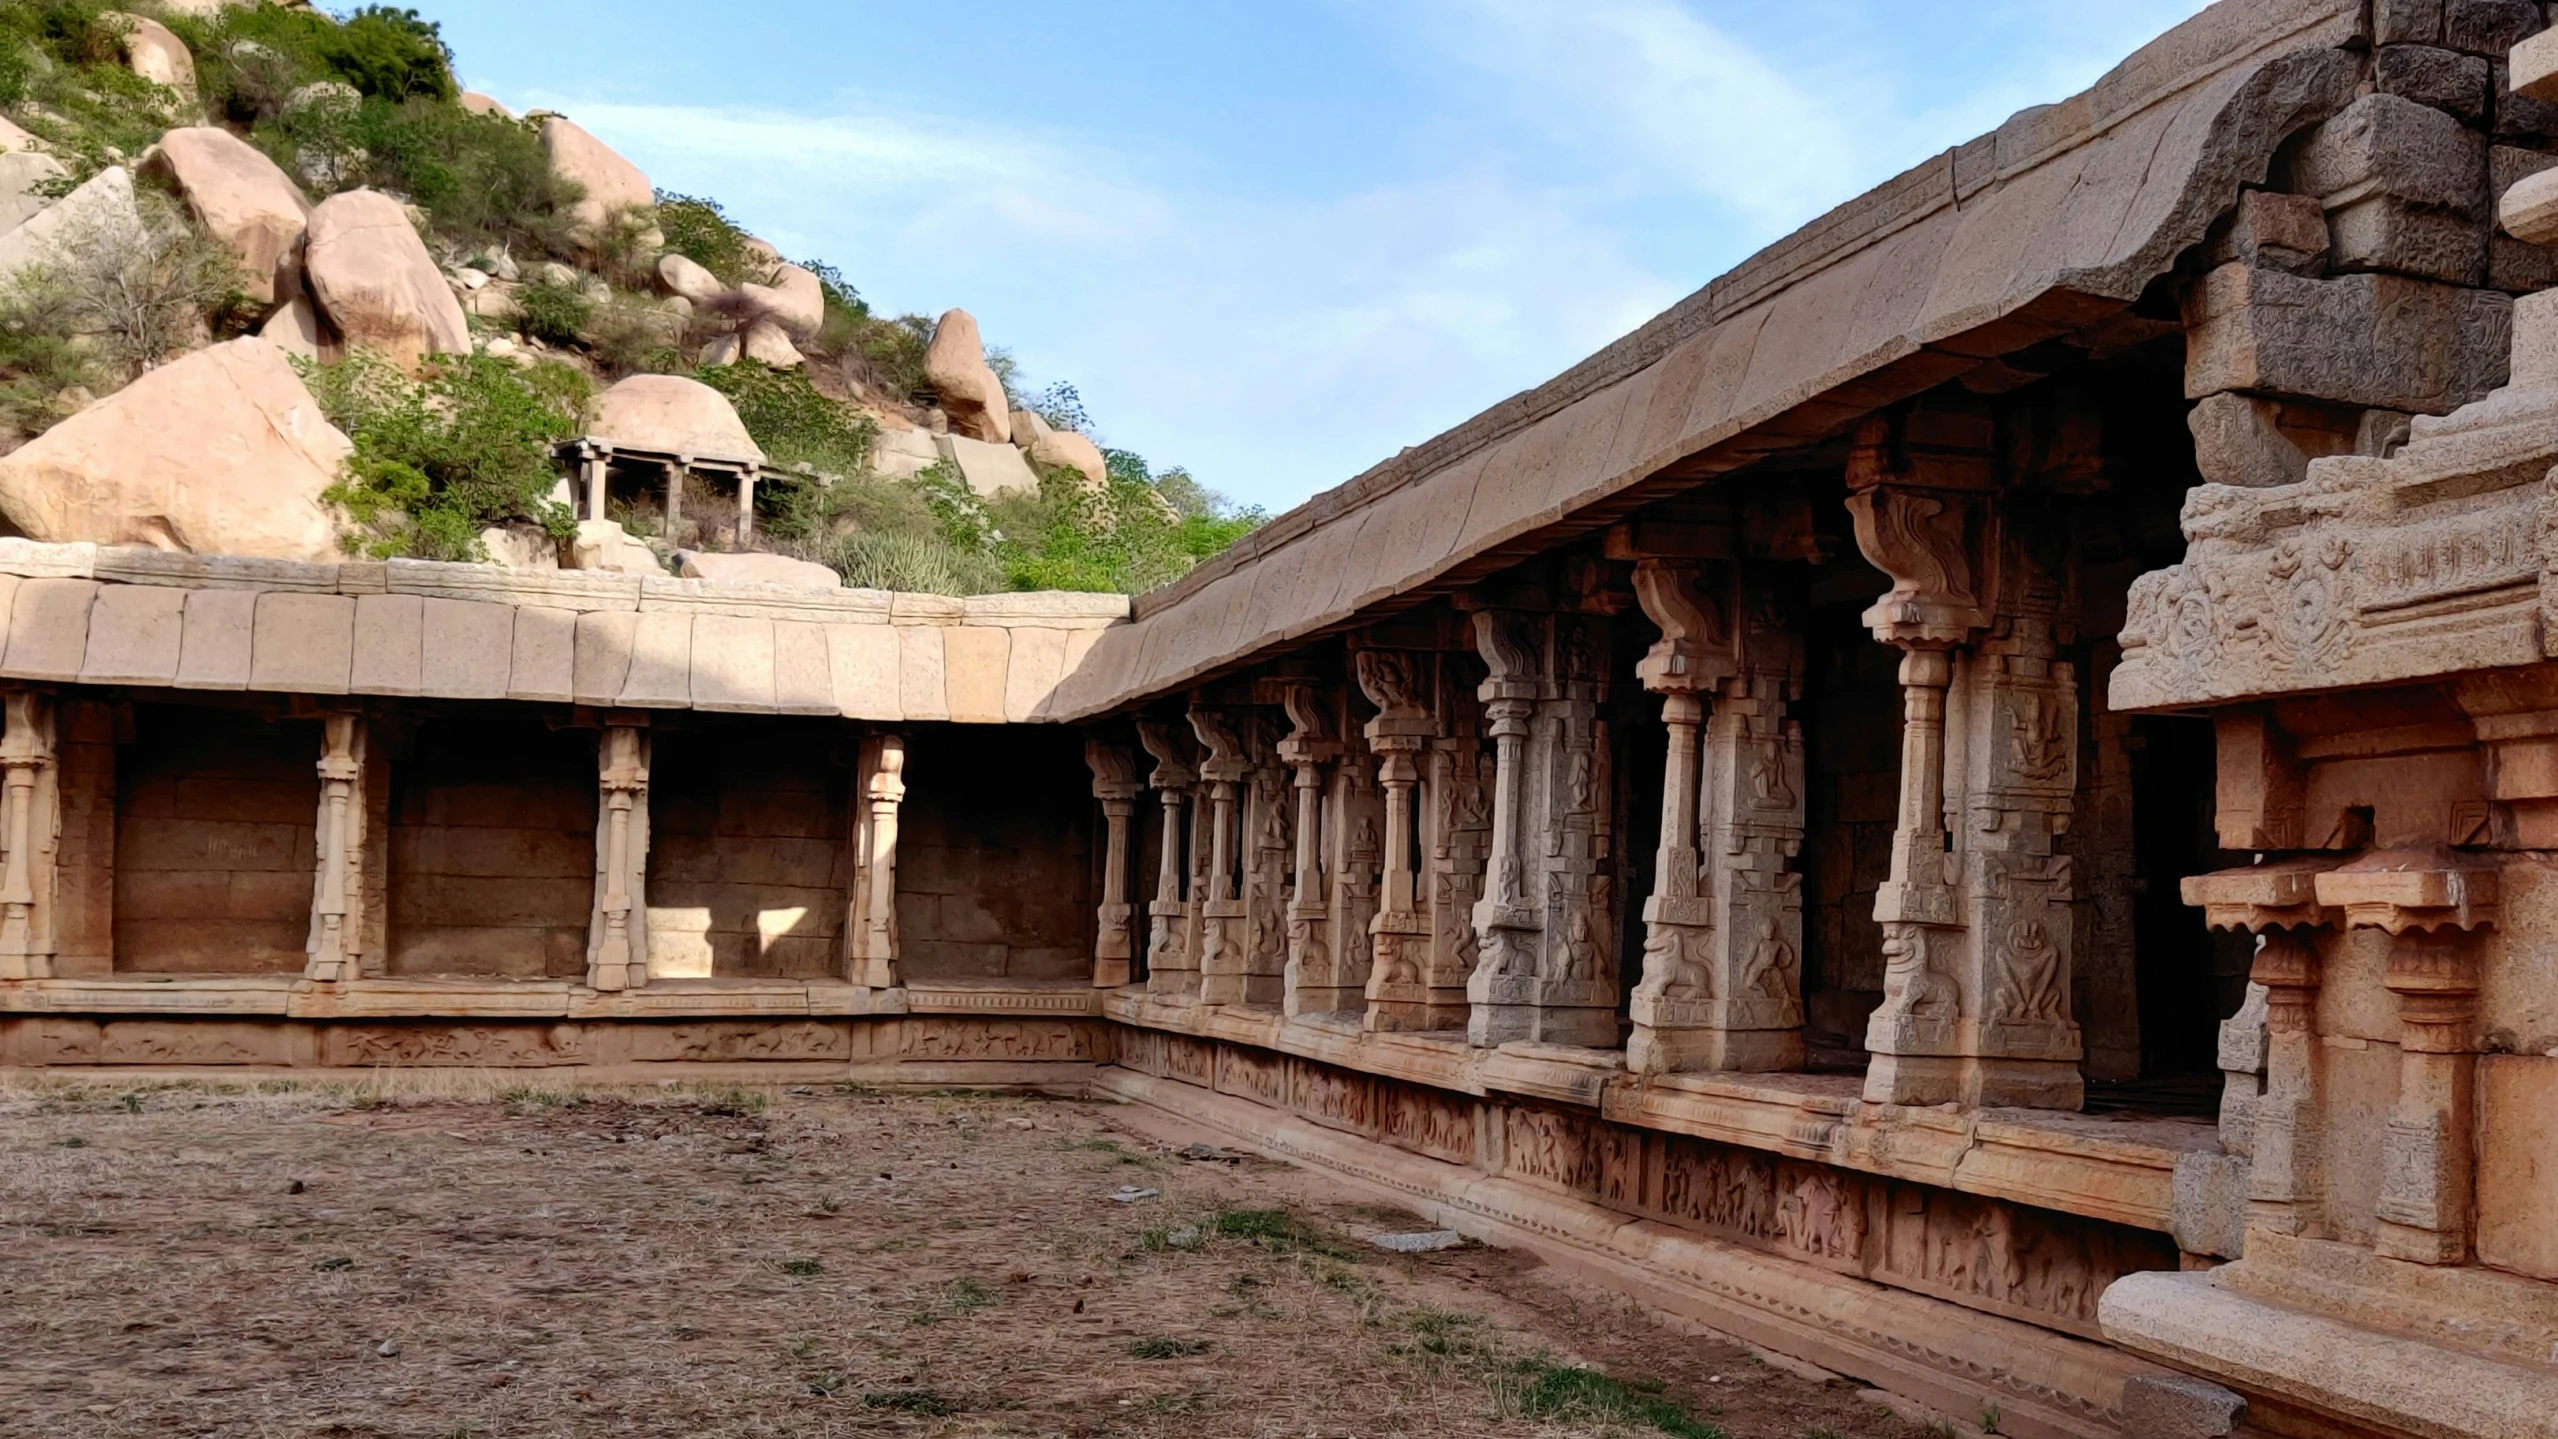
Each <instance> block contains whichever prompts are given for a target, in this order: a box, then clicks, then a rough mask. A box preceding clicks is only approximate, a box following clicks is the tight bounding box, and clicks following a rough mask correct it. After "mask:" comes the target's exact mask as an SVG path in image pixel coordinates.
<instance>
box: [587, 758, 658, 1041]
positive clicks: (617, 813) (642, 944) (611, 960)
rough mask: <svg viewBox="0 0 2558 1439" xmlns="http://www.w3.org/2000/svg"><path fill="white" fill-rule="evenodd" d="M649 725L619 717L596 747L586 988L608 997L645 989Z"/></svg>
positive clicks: (646, 979) (646, 972)
mask: <svg viewBox="0 0 2558 1439" xmlns="http://www.w3.org/2000/svg"><path fill="white" fill-rule="evenodd" d="M648 766H649V735H648V720H647V717H646V716H644V715H631V714H626V713H616V714H614V715H612V716H610V717H609V718H607V719H606V720H605V722H604V730H603V735H602V738H601V739H600V740H599V742H598V743H597V745H596V769H597V789H598V792H599V796H600V811H599V813H598V816H597V820H596V826H595V912H594V915H593V917H592V918H591V919H590V920H589V921H588V926H587V942H586V982H587V984H588V986H589V987H591V988H593V989H596V990H598V991H602V992H605V993H611V992H615V991H619V990H625V989H638V988H640V987H642V986H644V985H646V984H647V983H648Z"/></svg>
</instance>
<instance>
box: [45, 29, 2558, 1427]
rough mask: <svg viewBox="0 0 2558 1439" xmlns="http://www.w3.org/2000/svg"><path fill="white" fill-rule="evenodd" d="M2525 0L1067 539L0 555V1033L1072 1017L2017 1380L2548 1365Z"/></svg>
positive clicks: (2552, 775) (361, 1047) (2163, 1414)
mask: <svg viewBox="0 0 2558 1439" xmlns="http://www.w3.org/2000/svg"><path fill="white" fill-rule="evenodd" d="M2548 18H2549V17H2547V16H2546V15H2544V14H2543V13H2542V9H2541V7H2540V6H2538V5H2534V4H2529V3H2524V0H2225V3H2222V4H2219V5H2217V6H2214V7H2212V8H2210V9H2208V10H2206V11H2204V12H2203V13H2201V14H2200V15H2198V16H2196V17H2195V18H2194V19H2192V20H2191V21H2189V22H2187V23H2186V24H2184V25H2183V26H2181V27H2180V28H2178V29H2177V30H2175V31H2174V32H2172V33H2170V34H2168V35H2167V36H2165V37H2164V38H2162V39H2160V40H2159V41H2157V42H2156V43H2155V44H2152V45H2151V46H2149V47H2148V48H2146V49H2144V50H2142V51H2140V52H2139V53H2138V54H2135V55H2133V56H2132V57H2130V58H2129V59H2128V60H2126V61H2124V63H2123V64H2122V65H2121V66H2120V67H2118V68H2117V69H2115V70H2114V71H2113V72H2112V73H2110V74H2108V75H2107V76H2106V77H2105V78H2104V79H2103V80H2101V81H2100V82H2099V83H2098V84H2097V85H2096V86H2095V87H2094V88H2093V89H2091V90H2089V91H2087V92H2086V93H2085V94H2082V95H2078V96H2075V97H2073V98H2071V99H2068V100H2066V101H2063V102H2062V103H2059V104H2056V105H2050V106H2044V107H2041V108H2037V109H2033V110H2029V111H2026V112H2024V113H2022V114H2019V115H2017V116H2016V117H2015V118H2014V119H2012V120H2010V121H2008V122H2007V123H2006V124H2005V125H2003V126H2001V127H2000V128H1999V129H1998V130H1997V131H1996V132H1995V133H1993V134H1989V135H1984V136H1982V137H1980V138H1979V139H1977V140H1975V141H1973V142H1971V143H1969V144H1966V145H1963V146H1961V147H1959V148H1956V149H1954V150H1952V151H1949V152H1947V153H1945V154H1943V155H1941V156H1938V157H1936V158H1934V159H1932V160H1929V161H1928V162H1927V163H1925V164H1923V165H1921V166H1919V167H1917V168H1915V169H1913V170H1911V171H1910V172H1909V173H1907V174H1905V175H1902V176H1901V177H1899V178H1898V179H1895V180H1893V181H1891V182H1889V183H1888V184H1885V185H1883V186H1881V187H1880V188H1878V189H1876V190H1874V191H1873V192H1871V193H1869V194H1866V195H1864V196H1861V197H1859V198H1857V199H1855V200H1853V201H1850V202H1849V203H1847V204H1846V205H1843V206H1842V207H1840V208H1839V209H1837V210H1835V211H1833V212H1831V213H1830V214H1828V215H1826V216H1824V217H1822V218H1821V219H1819V220H1818V221H1816V222H1814V223H1812V224H1811V225H1809V226H1807V227H1805V228H1804V229H1803V230H1802V231H1800V232H1799V233H1797V234H1795V235H1794V236H1792V237H1791V238H1788V239H1786V240H1784V241H1782V242H1780V243H1778V244H1776V245H1774V246H1772V247H1771V248H1769V249H1768V250H1766V251H1765V252H1763V253H1761V254H1759V255H1757V256H1755V257H1753V258H1752V259H1750V260H1749V261H1748V262H1747V263H1745V264H1743V265H1741V266H1740V267H1739V268H1738V269H1735V270H1734V271H1732V272H1731V273H1729V274H1727V275H1725V276H1723V277H1722V278H1720V279H1718V280H1716V281H1714V282H1713V283H1712V284H1710V285H1708V286H1707V287H1706V288H1705V289H1704V290H1702V291H1700V292H1698V293H1697V294H1696V295H1694V296H1692V297H1690V298H1689V299H1687V300H1685V301H1684V302H1682V303H1680V304H1679V305H1678V306H1676V307H1675V308H1673V309H1672V310H1670V311H1669V312H1668V313H1666V314H1664V315H1662V316H1660V317H1659V318H1658V319H1656V320H1654V321H1653V322H1651V323H1650V324H1648V325H1646V326H1644V327H1643V328H1642V329H1640V330H1638V331H1636V332H1634V333H1633V334H1630V335H1628V336H1626V337H1625V338H1624V339H1623V340H1621V341H1619V342H1617V343H1616V344H1614V345H1612V346H1610V347H1609V348H1608V349H1606V350H1604V351H1602V352H1600V353H1598V354H1596V355H1593V356H1591V357H1590V358H1588V359H1587V360H1586V361H1584V362H1582V363H1581V364H1579V365H1577V366H1575V367H1574V368H1572V369H1571V370H1569V371H1567V372H1565V373H1563V374H1561V375H1559V376H1557V377H1555V378H1554V379H1553V380H1552V381H1550V382H1549V383H1547V384H1545V385H1544V386H1542V387H1540V388H1538V389H1536V390H1533V391H1531V392H1528V393H1525V394H1521V395H1518V396H1516V397H1514V398H1512V399H1509V400H1506V401H1504V402H1502V403H1501V404H1499V405H1497V406H1495V407H1493V408H1492V409H1490V410H1487V411H1486V412H1484V413H1483V414H1481V415H1479V416H1477V417H1476V418H1474V419H1472V420H1470V421H1468V422H1466V423H1465V424H1463V425H1460V426H1458V427H1457V428H1456V429H1454V430H1451V431H1449V432H1448V433H1446V434H1443V435H1440V436H1438V437H1436V438H1434V439H1431V440H1429V441H1428V442H1426V443H1424V444H1421V445H1419V446H1417V447H1415V448H1413V449H1410V450H1407V451H1405V452H1404V453H1402V454H1400V455H1398V456H1396V457H1395V458H1394V459H1392V460H1389V461H1387V462H1386V463H1384V464H1382V465H1380V466H1378V467H1377V468H1375V469H1373V470H1371V471H1369V472H1367V473H1365V474H1363V475H1360V476H1358V477H1356V478H1355V479H1352V480H1350V481H1349V482H1348V483H1346V484H1343V485H1341V486H1339V487H1338V488H1335V489H1332V490H1330V491H1328V492H1326V493H1324V494H1322V495H1320V496H1318V497H1316V498H1315V499H1314V500H1312V501H1310V502H1308V503H1307V504H1306V505H1304V506H1303V507H1301V508H1299V509H1298V510H1296V511H1294V512H1291V513H1289V514H1287V515H1285V516H1282V517H1280V518H1279V519H1277V520H1276V521H1274V522H1273V523H1271V524H1270V525H1269V526H1267V527H1266V528H1265V529H1263V530H1261V531H1259V532H1257V533H1255V534H1254V535H1252V536H1250V537H1249V538H1248V539H1247V540H1246V541H1245V542H1244V543H1243V544H1242V545H1240V546H1239V547H1238V548H1237V549H1236V550H1234V551H1233V552H1231V553H1229V554H1228V555H1226V556H1224V557H1221V558H1220V559H1218V560H1216V561H1214V562H1211V563H1209V564H1207V565H1205V566H1203V567H1201V568H1200V569H1199V570H1197V571H1195V572H1194V573H1192V574H1191V575H1189V576H1188V577H1187V578H1185V579H1183V580H1182V581H1180V582H1178V583H1176V584H1173V585H1171V586H1169V587H1167V588H1165V589H1163V590H1160V591H1157V592H1155V593H1152V594H1148V595H1144V596H1141V597H1139V598H1138V599H1137V600H1135V601H1134V603H1133V605H1132V604H1130V603H1128V602H1125V601H1122V600H1119V599H1117V598H1115V597H1092V596H1067V595H1007V596H989V597H983V598H979V599H972V600H965V601H961V600H943V599H936V598H929V597H921V596H911V595H890V594H886V593H880V592H872V591H858V590H846V591H837V592H833V593H823V592H811V591H795V590H789V589H784V588H780V587H773V586H764V585H757V584H751V583H734V582H724V581H719V580H703V579H692V580H684V579H670V578H663V577H656V576H639V575H625V574H614V573H606V572H586V571H575V572H556V573H539V572H530V571H510V570H504V569H499V568H496V567H493V566H471V565H441V564H428V563H411V562H405V561H392V562H387V563H372V562H349V563H343V564H311V563H298V562H290V561H282V560H268V559H235V558H225V557H221V556H210V555H183V554H170V553H164V552H161V551H156V550H145V549H122V548H100V547H95V546H88V545H68V544H55V545H47V544H37V543H32V542H29V541H25V540H9V541H5V542H0V572H5V574H0V615H5V648H0V677H5V681H6V685H5V688H6V713H5V728H0V778H5V784H4V785H0V1062H5V1063H6V1064H8V1065H10V1066H15V1067H22V1068H24V1067H40V1066H56V1067H62V1068H66V1069H68V1068H72V1067H79V1066H89V1067H99V1066H107V1067H119V1068H132V1067H171V1068H180V1069H185V1070H189V1071H196V1072H205V1071H219V1070H222V1069H224V1068H226V1067H227V1068H230V1069H232V1070H234V1071H235V1072H237V1071H240V1070H242V1069H244V1068H247V1067H256V1068H262V1069H276V1068H290V1069H323V1068H331V1067H367V1066H435V1065H448V1066H471V1067H482V1068H496V1069H510V1068H520V1069H527V1070H532V1069H553V1070H564V1071H573V1072H576V1073H582V1074H588V1075H592V1076H594V1077H596V1078H599V1079H601V1078H611V1077H631V1076H643V1075H645V1076H662V1075H668V1074H699V1075H705V1076H710V1075H734V1076H741V1077H742V1076H763V1077H779V1076H798V1075H807V1076H826V1077H853V1078H866V1079H875V1080H883V1081H892V1082H893V1081H900V1080H904V1081H914V1082H922V1083H934V1084H987V1085H1015V1084H1020V1085H1028V1084H1038V1085H1052V1086H1058V1085H1062V1086H1067V1087H1076V1086H1081V1087H1084V1088H1086V1089H1087V1090H1088V1091H1089V1092H1092V1093H1096V1094H1100V1095H1107V1096H1116V1097H1119V1098H1122V1099H1126V1100H1130V1101H1134V1102H1137V1103H1142V1104H1149V1105H1156V1106H1160V1107H1161V1108H1163V1109H1166V1110H1169V1111H1173V1112H1175V1113H1178V1114H1180V1115H1183V1116H1186V1117H1188V1118H1189V1119H1192V1120H1194V1121H1197V1122H1199V1123H1202V1124H1204V1125H1207V1126H1210V1127H1212V1128H1215V1129H1218V1130H1221V1131H1224V1132H1226V1133H1228V1134H1230V1135H1232V1136H1234V1137H1236V1139H1237V1140H1238V1141H1239V1142H1244V1143H1249V1144H1251V1145H1253V1146H1256V1147H1259V1148H1261V1149H1264V1150H1267V1151H1269V1152H1271V1153H1274V1154H1278V1155H1282V1156H1286V1157H1288V1158H1291V1159H1294V1160H1297V1161H1299V1162H1302V1163H1304V1164H1307V1165H1311V1166H1315V1167H1317V1168H1322V1169H1328V1170H1332V1171H1335V1172H1337V1173H1339V1174H1340V1175H1342V1176H1344V1177H1345V1180H1346V1181H1347V1182H1351V1183H1354V1184H1358V1185H1364V1186H1367V1187H1369V1188H1370V1189H1373V1190H1376V1191H1379V1192H1382V1193H1385V1194H1388V1195H1390V1196H1391V1197H1393V1198H1394V1199H1396V1200H1397V1201H1399V1202H1401V1203H1404V1204H1406V1205H1409V1206H1412V1207H1415V1208H1418V1209H1421V1210H1423V1211H1424V1212H1427V1213H1430V1214H1432V1215H1435V1216H1438V1217H1440V1218H1441V1219H1443V1220H1444V1221H1446V1222H1449V1223H1452V1224H1455V1225H1457V1226H1459V1227H1461V1228H1464V1229H1466V1230H1467V1231H1469V1232H1471V1233H1474V1234H1476V1235H1478V1236H1481V1237H1484V1238H1487V1239H1490V1240H1492V1241H1494V1242H1499V1243H1508V1244H1518V1245H1524V1246H1529V1247H1532V1248H1535V1249H1537V1250H1539V1251H1541V1252H1543V1253H1545V1254H1547V1255H1548V1256H1549V1257H1550V1258H1552V1259H1554V1260H1555V1261H1556V1262H1558V1263H1564V1264H1568V1265H1570V1266H1572V1267H1573V1268H1574V1269H1575V1270H1577V1271H1578V1272H1580V1273H1583V1274H1585V1275H1587V1276H1590V1277H1593V1278H1596V1279H1599V1280H1601V1281H1604V1282H1607V1283H1610V1284H1614V1285H1616V1286H1619V1287H1621V1288H1622V1289H1623V1290H1624V1291H1625V1292H1627V1293H1628V1294H1630V1295H1634V1296H1637V1297H1639V1298H1641V1299H1642V1300H1644V1301H1646V1302H1649V1303H1653V1304H1657V1305H1660V1306H1663V1307H1666V1308H1669V1309H1672V1310H1675V1311H1678V1312H1681V1313H1684V1314H1687V1315H1690V1316H1693V1317H1694V1318H1696V1319H1698V1320H1701V1321H1703V1322H1705V1323H1708V1324H1711V1325H1713V1326H1715V1327H1717V1328H1720V1329H1723V1330H1726V1331H1729V1332H1731V1333H1733V1334H1736V1335H1740V1336H1742V1337H1744V1338H1746V1339H1748V1340H1750V1341H1752V1342H1754V1343H1757V1344H1759V1345H1762V1346H1764V1347H1766V1348H1768V1349H1771V1350H1775V1351H1778V1352H1781V1353H1784V1354H1788V1355H1793V1356H1798V1357H1800V1358H1802V1359H1805V1360H1809V1361H1812V1362H1815V1363H1818V1364H1821V1365H1824V1366H1827V1367H1829V1368H1831V1369H1834V1370H1837V1371H1840V1372H1843V1373H1847V1374H1851V1375H1854V1376H1857V1377H1859V1378H1861V1379H1864V1380H1866V1381H1867V1382H1869V1383H1872V1384H1875V1385H1878V1386H1881V1387H1883V1388H1887V1389H1890V1390H1894V1391H1897V1392H1899V1393H1901V1394H1904V1395H1908V1396H1911V1397H1913V1398H1916V1399H1919V1400H1922V1401H1924V1402H1926V1403H1928V1404H1931V1405H1933V1406H1935V1407H1937V1408H1938V1409H1941V1410H1944V1411H1947V1412H1952V1413H1957V1414H1964V1415H1972V1414H1986V1413H1988V1412H1991V1411H1995V1413H1996V1415H1997V1420H1996V1425H1997V1432H1999V1433H2003V1434H2009V1435H2017V1436H2033V1439H2059V1436H2071V1439H2080V1436H2099V1435H2111V1434H2117V1433H2121V1434H2128V1435H2133V1436H2138V1439H2181V1436H2202V1435H2220V1434H2231V1433H2259V1434H2272V1435H2286V1436H2325V1435H2348V1436H2374V1435H2423V1436H2480V1439H2486V1436H2495V1439H2517V1436H2529V1435H2550V1434H2558V859H2554V858H2553V857H2552V852H2553V851H2558V489H2553V485H2558V478H2553V468H2554V467H2558V289H2553V288H2549V287H2550V286H2552V285H2553V283H2558V261H2553V257H2552V252H2551V251H2550V250H2548V249H2546V248H2543V247H2544V245H2546V244H2547V243H2548V242H2551V241H2558V32H2550V31H2547V30H2545V29H2544V25H2545V22H2546V21H2547V20H2548Z"/></svg>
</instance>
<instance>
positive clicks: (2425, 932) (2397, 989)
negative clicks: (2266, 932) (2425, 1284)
mask: <svg viewBox="0 0 2558 1439" xmlns="http://www.w3.org/2000/svg"><path fill="white" fill-rule="evenodd" d="M2499 879H2500V876H2499V874H2498V872H2497V871H2496V870H2495V869H2494V868H2492V867H2490V866H2489V865H2488V864H2487V863H2486V862H2484V861H2480V860H2476V859H2472V858H2470V857H2468V856H2464V855H2460V854H2456V853H2454V852H2452V851H2450V850H2447V849H2437V850H2430V851H2412V850H2398V851H2383V852H2381V853H2377V854H2371V855H2366V856H2364V857H2363V858H2361V859H2358V860H2356V861H2354V862H2353V863H2352V864H2348V865H2346V866H2344V867H2342V868H2340V869H2335V870H2330V871H2328V872H2327V873H2325V874H2322V875H2320V876H2319V877H2318V897H2319V899H2320V900H2321V901H2322V902H2324V903H2327V904H2330V905H2334V906H2336V907H2338V908H2341V909H2342V910H2344V912H2345V922H2346V924H2347V925H2348V926H2350V927H2352V928H2356V929H2379V930H2382V931H2384V932H2386V933H2387V934H2388V935H2389V936H2390V939H2391V945H2390V952H2389V967H2388V969H2387V970H2386V972H2385V973H2384V974H2383V976H2382V980H2381V982H2382V983H2383V984H2385V985H2386V986H2388V988H2389V991H2390V992H2391V993H2392V994H2394V995H2396V996H2398V1098H2397V1102H2396V1104H2394V1105H2393V1106H2392V1107H2391V1109H2390V1112H2389V1128H2388V1130H2387V1131H2386V1132H2385V1134H2384V1135H2383V1138H2382V1140H2381V1181H2380V1203H2379V1205H2378V1206H2377V1209H2376V1214H2377V1217H2378V1218H2379V1220H2380V1224H2379V1228H2378V1232H2377V1233H2376V1234H2375V1236H2374V1241H2373V1248H2374V1249H2376V1250H2377V1251H2378V1252H2379V1253H2380V1254H2382V1255H2383V1256H2385V1257H2387V1258H2391V1259H2405V1260H2409V1261H2412V1262H2414V1263H2417V1264H2459V1263H2461V1262H2463V1261H2465V1260H2466V1259H2467V1258H2468V1257H2469V1242H2470V1228H2469V1216H2470V1208H2471V1205H2470V1194H2471V1190H2472V1188H2473V1177H2472V1170H2473V1168H2474V1166H2475V1159H2474V1154H2475V1149H2476V1142H2475V1139H2474V1137H2473V1135H2472V1132H2471V1131H2472V1126H2473V1125H2474V1123H2475V1116H2476V1103H2475V1099H2474V1095H2475V1092H2476V1090H2475V1081H2476V1077H2477V1068H2478V1053H2477V1051H2478V955H2477V950H2476V946H2475V936H2476V934H2477V933H2478V932H2479V931H2481V930H2486V929H2491V928H2493V927H2494V925H2495V922H2496V907H2497V899H2498V890H2499V888H2500V884H2499Z"/></svg>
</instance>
